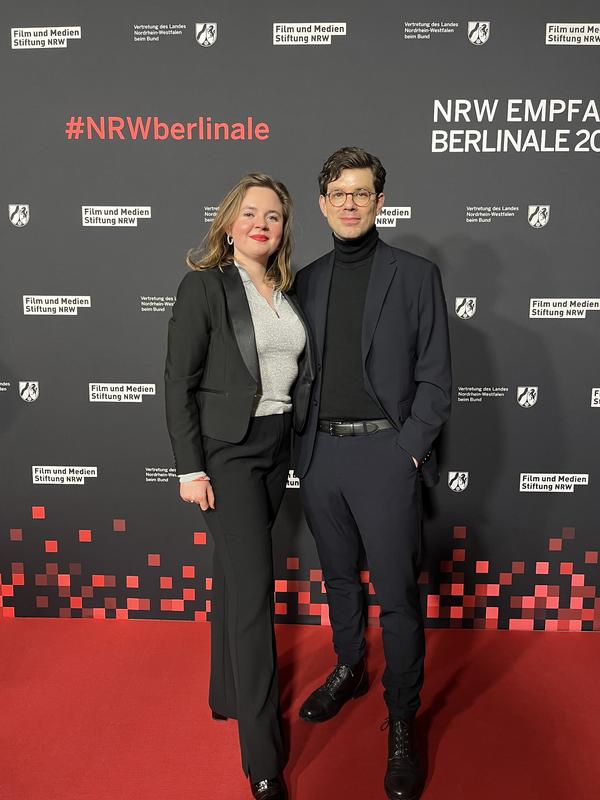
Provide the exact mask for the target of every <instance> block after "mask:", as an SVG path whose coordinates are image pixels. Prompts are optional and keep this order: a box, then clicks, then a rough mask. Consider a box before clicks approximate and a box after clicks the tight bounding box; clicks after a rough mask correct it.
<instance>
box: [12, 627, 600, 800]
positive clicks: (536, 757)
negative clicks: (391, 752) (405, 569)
mask: <svg viewBox="0 0 600 800" xmlns="http://www.w3.org/2000/svg"><path fill="white" fill-rule="evenodd" d="M379 633H380V632H379V630H378V629H375V628H372V629H369V631H368V634H369V641H370V655H369V664H370V672H371V675H372V678H373V679H374V685H373V687H372V689H371V691H370V692H369V693H368V694H367V696H366V697H363V698H361V699H360V700H356V701H352V702H351V703H350V704H349V705H348V706H346V707H345V708H344V709H343V711H342V712H341V714H340V715H339V717H337V718H336V719H334V720H332V721H331V722H329V723H328V724H326V725H321V726H311V725H307V724H306V723H303V722H301V721H300V720H299V719H298V718H297V710H298V707H299V704H300V702H301V700H302V699H303V697H304V696H305V694H306V692H307V691H308V690H310V689H312V688H314V687H315V686H316V685H317V684H318V683H319V682H320V680H321V678H322V677H323V675H324V674H325V672H326V671H327V670H328V668H329V667H330V665H331V663H332V654H331V649H330V636H331V631H330V629H329V628H319V627H312V626H279V627H278V631H277V635H278V642H279V653H280V666H281V683H282V703H283V710H284V715H285V721H286V727H287V730H288V736H289V738H290V741H291V757H290V762H289V765H288V768H287V770H286V777H287V780H288V785H289V786H290V788H291V800H338V799H339V800H341V799H342V798H343V800H359V798H360V800H363V799H366V800H372V799H373V800H377V799H378V798H383V800H385V794H384V792H383V788H382V783H383V774H384V769H385V761H386V755H385V746H386V734H385V733H382V732H380V730H379V725H380V724H381V722H382V721H383V719H384V718H385V709H384V706H383V701H382V698H381V687H380V684H379V678H380V676H381V672H382V668H383V663H382V651H381V645H380V640H379ZM208 640H209V628H208V626H207V625H205V624H203V623H189V622H142V621H131V622H115V621H110V622H97V621H87V620H81V621H79V620H69V621H66V620H52V619H48V620H44V619H16V620H5V621H3V622H2V623H1V624H0V642H1V644H2V653H3V656H2V660H1V663H0V687H1V697H2V725H1V734H0V753H1V756H0V759H1V769H0V798H2V800H55V799H56V800H59V798H60V800H134V798H135V800H139V799H140V798H143V799H144V800H208V799H209V798H210V800H237V798H240V800H244V798H249V797H250V793H249V790H248V788H247V785H246V783H245V779H244V777H243V774H242V772H241V770H240V768H239V755H238V749H237V734H236V727H235V723H234V722H225V723H223V722H221V723H217V722H212V720H211V719H210V717H209V713H208V708H207V705H206V693H207V675H208V671H207V667H208V657H207V656H208ZM599 655H600V637H598V636H596V635H594V634H589V633H587V634H586V633H583V634H577V633H569V634H564V635H561V634H544V633H507V632H504V631H468V630H443V631H442V630H439V631H428V658H427V678H426V684H425V687H426V688H425V692H424V696H423V707H422V710H421V713H420V724H421V729H422V731H423V734H424V741H426V742H427V751H428V761H429V765H428V774H429V777H428V783H427V787H426V790H425V792H424V795H423V798H424V800H500V798H502V800H506V799H507V798H510V800H538V798H539V800H542V799H543V800H554V799H555V798H556V800H559V798H560V799H562V798H567V799H568V800H588V799H589V800H591V798H594V799H595V798H597V797H598V796H599V792H600V764H599V762H600V758H599V755H598V752H599V749H600V723H599V720H600V682H599V681H598V679H597V677H598V663H599Z"/></svg>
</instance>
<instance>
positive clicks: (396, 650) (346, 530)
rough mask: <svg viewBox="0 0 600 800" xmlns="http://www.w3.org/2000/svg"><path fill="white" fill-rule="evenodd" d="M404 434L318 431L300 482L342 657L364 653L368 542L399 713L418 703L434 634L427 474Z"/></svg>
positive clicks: (390, 700) (388, 696) (387, 683)
mask: <svg viewBox="0 0 600 800" xmlns="http://www.w3.org/2000/svg"><path fill="white" fill-rule="evenodd" d="M397 436H398V434H397V431H395V430H394V429H393V428H392V429H387V430H383V431H377V432H376V433H371V434H363V435H360V436H340V437H336V436H331V435H329V434H328V433H324V432H320V433H317V439H316V443H315V450H314V453H313V457H312V461H311V464H310V468H309V470H308V473H307V474H306V476H305V477H304V478H303V479H302V481H301V484H300V491H301V496H302V503H303V506H304V512H305V514H306V519H307V521H308V525H309V527H310V529H311V531H312V533H313V536H314V537H315V541H316V544H317V550H318V552H319V558H320V560H321V567H322V569H323V577H324V580H325V588H326V590H327V599H328V602H329V617H330V620H331V627H332V629H333V644H334V648H335V652H336V654H337V656H338V663H343V664H355V663H357V662H358V661H359V660H360V658H361V657H362V656H363V654H364V649H365V640H364V625H365V601H364V594H363V589H362V586H361V583H360V558H361V547H360V542H361V540H362V543H363V545H364V549H365V552H366V555H367V561H368V565H369V571H370V577H371V582H372V583H373V587H374V589H375V592H376V595H377V601H378V603H379V605H380V607H381V612H380V622H381V627H382V631H383V647H384V652H385V660H386V668H385V672H384V674H383V685H384V689H385V692H384V699H385V702H386V704H387V706H388V709H389V712H390V714H391V715H393V716H403V717H410V716H412V715H414V714H415V712H416V710H417V709H418V707H419V703H420V700H419V692H420V690H421V687H422V685H423V662H424V656H425V639H424V630H423V616H422V611H421V605H420V598H419V588H418V583H417V579H418V574H419V562H420V556H421V479H420V475H419V473H418V471H417V469H416V468H415V465H414V462H413V460H412V458H411V456H410V455H409V454H408V453H407V452H406V451H405V450H403V449H402V448H401V447H400V446H399V445H398V444H397Z"/></svg>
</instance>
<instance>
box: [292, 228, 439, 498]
mask: <svg viewBox="0 0 600 800" xmlns="http://www.w3.org/2000/svg"><path fill="white" fill-rule="evenodd" d="M333 265H334V251H331V252H330V253H327V254H326V255H324V256H322V257H321V258H318V259H317V260H316V261H314V262H313V263H312V264H310V265H309V266H308V267H305V268H304V269H302V270H300V271H299V272H298V274H297V276H296V283H295V289H296V297H297V299H298V302H299V304H300V306H301V308H302V310H303V312H304V315H305V318H306V320H307V322H308V325H309V327H310V331H311V336H312V340H313V341H312V347H313V352H314V359H315V365H316V377H315V380H314V383H313V387H312V393H311V397H310V403H309V409H308V415H307V419H306V423H305V425H304V427H303V429H302V430H301V431H298V430H296V431H295V436H294V468H295V471H296V474H297V476H298V477H299V478H303V477H304V476H305V475H306V473H307V471H308V468H309V466H310V462H311V458H312V453H313V448H314V443H315V437H316V433H317V425H318V421H319V404H320V395H321V379H322V365H323V350H324V344H325V328H326V323H327V306H328V300H329V289H330V285H331V276H332V274H333ZM362 364H363V380H364V386H365V389H366V391H367V392H368V394H369V395H370V396H371V398H372V399H373V400H374V401H375V402H376V403H377V404H378V405H379V407H380V408H381V411H382V417H386V418H387V419H388V420H389V421H390V422H391V423H392V425H393V426H394V428H396V430H397V431H398V435H397V439H396V441H397V444H398V445H399V446H400V447H402V448H403V449H404V450H406V452H407V453H409V454H410V455H411V456H414V457H415V458H416V459H417V460H418V461H419V462H422V465H421V471H422V475H423V480H424V483H425V484H426V485H427V486H433V485H435V484H436V483H437V482H438V480H439V473H438V469H437V460H436V457H435V452H434V451H433V444H434V441H435V439H436V437H437V435H438V433H439V432H440V430H441V428H442V426H443V424H444V422H445V421H446V420H447V419H448V416H449V414H450V405H451V391H452V376H451V365H450V345H449V336H448V315H447V309H446V300H445V298H444V290H443V288H442V281H441V278H440V273H439V270H438V268H437V266H436V265H435V264H433V263H432V262H431V261H428V260H427V259H425V258H422V257H421V256H418V255H415V254H414V253H409V252H407V251H406V250H399V249H398V248H395V247H390V246H389V245H387V244H385V243H384V242H383V241H381V240H379V242H378V243H377V247H376V249H375V254H374V257H373V264H372V266H371V275H370V278H369V284H368V287H367V294H366V298H365V306H364V312H363V325H362ZM357 468H360V465H357Z"/></svg>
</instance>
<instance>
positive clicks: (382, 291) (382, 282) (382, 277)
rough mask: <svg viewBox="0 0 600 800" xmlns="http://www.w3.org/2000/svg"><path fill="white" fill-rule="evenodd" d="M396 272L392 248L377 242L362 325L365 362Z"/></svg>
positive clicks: (364, 362)
mask: <svg viewBox="0 0 600 800" xmlns="http://www.w3.org/2000/svg"><path fill="white" fill-rule="evenodd" d="M395 274H396V259H395V258H394V254H393V253H392V250H391V249H390V248H389V247H388V245H387V244H385V242H382V241H381V240H380V241H379V242H378V243H377V247H376V249H375V255H374V257H373V264H372V265H371V275H370V277H369V285H368V287H367V296H366V298H365V310H364V312H363V326H362V357H363V364H366V361H367V356H368V355H369V350H370V349H371V342H372V341H373V334H374V333H375V328H376V327H377V322H378V320H379V316H380V314H381V307H382V306H383V301H384V300H385V296H386V294H387V291H388V289H389V287H390V283H391V282H392V278H393V277H394V275H395Z"/></svg>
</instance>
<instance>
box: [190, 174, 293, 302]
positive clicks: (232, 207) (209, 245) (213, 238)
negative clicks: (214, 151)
mask: <svg viewBox="0 0 600 800" xmlns="http://www.w3.org/2000/svg"><path fill="white" fill-rule="evenodd" d="M253 186H262V187H265V188H267V189H272V190H273V191H274V192H275V194H276V195H277V197H278V198H279V200H280V202H281V205H282V208H283V233H282V236H281V243H280V245H279V248H278V250H276V251H275V252H274V253H273V254H272V256H271V257H270V258H269V263H268V264H267V279H269V280H270V281H271V282H272V284H273V287H274V288H275V289H280V290H281V291H282V292H285V291H287V290H288V289H289V288H290V287H291V285H292V282H293V275H292V200H291V198H290V194H289V192H288V190H287V189H286V187H285V186H284V185H283V183H280V182H279V181H274V180H273V178H270V177H269V176H268V175H265V174H264V173H262V172H251V173H250V174H249V175H245V176H244V177H243V178H242V179H241V181H239V183H236V185H235V186H234V187H233V189H231V190H230V191H229V192H228V193H227V194H226V195H225V197H224V198H223V200H222V201H221V203H220V205H219V209H218V211H217V214H216V216H215V218H214V220H213V222H212V225H211V226H210V229H209V231H208V233H207V234H206V236H205V237H204V239H203V242H202V245H201V247H200V248H196V249H192V250H189V251H188V253H187V258H186V262H187V265H188V266H189V267H191V268H192V269H213V268H214V267H221V266H225V265H226V264H232V263H233V245H232V244H228V242H227V228H229V227H230V226H231V225H232V223H233V222H234V220H235V219H236V217H237V215H238V214H239V211H240V208H241V205H242V200H243V199H244V196H245V194H246V192H247V191H248V189H250V188H252V187H253ZM199 250H200V251H201V252H200V258H199V259H198V260H196V259H195V258H194V256H197V255H198V251H199Z"/></svg>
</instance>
